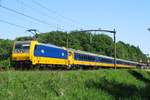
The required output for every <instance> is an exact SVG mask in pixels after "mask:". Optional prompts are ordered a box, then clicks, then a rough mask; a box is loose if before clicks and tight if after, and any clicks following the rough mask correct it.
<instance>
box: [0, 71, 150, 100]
mask: <svg viewBox="0 0 150 100" xmlns="http://www.w3.org/2000/svg"><path fill="white" fill-rule="evenodd" d="M0 76H1V77H0V99H1V100H23V99H24V100H58V99H61V100H63V99H64V100H115V99H120V100H122V99H132V100H141V99H142V100H143V99H144V100H149V99H150V95H149V93H150V73H148V72H145V71H140V70H112V69H109V70H108V69H102V70H91V71H82V70H78V71H28V72H26V71H21V72H20V71H7V72H0Z"/></svg>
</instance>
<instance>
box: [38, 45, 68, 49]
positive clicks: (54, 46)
mask: <svg viewBox="0 0 150 100" xmlns="http://www.w3.org/2000/svg"><path fill="white" fill-rule="evenodd" d="M39 44H40V45H44V46H49V47H53V48H58V49H64V50H65V48H64V47H59V46H56V45H54V44H50V43H48V44H44V43H39Z"/></svg>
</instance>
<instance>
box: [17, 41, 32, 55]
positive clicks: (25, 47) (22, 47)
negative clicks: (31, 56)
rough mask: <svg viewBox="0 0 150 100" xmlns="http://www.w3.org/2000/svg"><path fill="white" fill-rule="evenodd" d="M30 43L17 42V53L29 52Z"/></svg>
mask: <svg viewBox="0 0 150 100" xmlns="http://www.w3.org/2000/svg"><path fill="white" fill-rule="evenodd" d="M29 48H30V43H23V42H22V43H21V42H20V43H16V44H15V48H14V52H16V53H29Z"/></svg>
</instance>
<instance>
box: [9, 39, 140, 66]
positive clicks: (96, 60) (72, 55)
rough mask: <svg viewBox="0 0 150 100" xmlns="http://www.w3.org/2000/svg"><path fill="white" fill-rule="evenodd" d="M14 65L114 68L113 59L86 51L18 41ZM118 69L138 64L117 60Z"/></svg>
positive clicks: (13, 57)
mask: <svg viewBox="0 0 150 100" xmlns="http://www.w3.org/2000/svg"><path fill="white" fill-rule="evenodd" d="M12 63H13V64H14V67H15V68H20V67H24V68H29V67H33V66H34V67H36V66H38V67H39V66H40V67H45V66H46V67H54V68H57V67H60V68H66V69H67V68H68V69H69V68H78V67H80V68H101V67H105V68H108V67H109V68H113V67H114V59H113V58H112V57H108V56H103V55H98V54H93V53H89V52H85V51H80V50H74V49H69V48H64V47H58V46H56V45H52V44H43V43H39V42H37V41H16V42H15V43H14V46H13V51H12ZM116 63H117V64H116V67H117V68H135V67H136V66H138V65H139V63H138V62H133V61H128V60H123V59H117V60H116Z"/></svg>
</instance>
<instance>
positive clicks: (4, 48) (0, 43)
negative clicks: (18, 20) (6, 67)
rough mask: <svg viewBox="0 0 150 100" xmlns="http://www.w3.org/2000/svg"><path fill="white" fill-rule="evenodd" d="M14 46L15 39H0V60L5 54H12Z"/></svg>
mask: <svg viewBox="0 0 150 100" xmlns="http://www.w3.org/2000/svg"><path fill="white" fill-rule="evenodd" d="M12 47H13V41H12V40H8V39H6V40H4V39H0V60H2V59H3V58H5V57H4V56H6V55H8V56H10V55H11V52H12Z"/></svg>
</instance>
